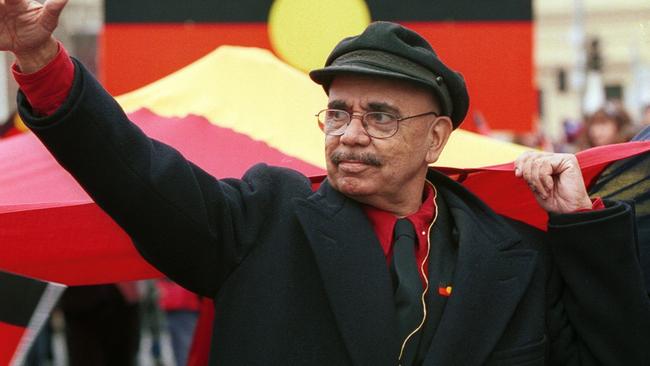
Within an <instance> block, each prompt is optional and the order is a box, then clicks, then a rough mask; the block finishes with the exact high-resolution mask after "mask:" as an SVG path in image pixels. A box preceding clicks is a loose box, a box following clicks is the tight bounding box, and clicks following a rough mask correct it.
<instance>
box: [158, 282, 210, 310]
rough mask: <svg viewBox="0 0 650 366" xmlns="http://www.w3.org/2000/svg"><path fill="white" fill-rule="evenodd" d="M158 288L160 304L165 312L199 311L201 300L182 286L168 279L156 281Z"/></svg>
mask: <svg viewBox="0 0 650 366" xmlns="http://www.w3.org/2000/svg"><path fill="white" fill-rule="evenodd" d="M156 288H158V295H159V296H158V304H159V305H160V308H161V309H163V310H165V311H172V310H192V311H196V310H199V308H200V307H201V298H200V297H199V296H198V295H197V294H195V293H193V292H190V291H187V290H186V289H184V288H182V287H181V286H180V285H178V284H176V283H175V282H172V281H170V280H168V279H162V280H158V281H156Z"/></svg>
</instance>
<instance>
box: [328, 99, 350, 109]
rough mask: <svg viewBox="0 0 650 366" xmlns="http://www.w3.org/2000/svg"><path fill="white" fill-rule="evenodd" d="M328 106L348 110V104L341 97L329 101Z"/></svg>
mask: <svg viewBox="0 0 650 366" xmlns="http://www.w3.org/2000/svg"><path fill="white" fill-rule="evenodd" d="M327 108H329V109H342V110H344V111H346V110H348V104H347V103H346V102H344V101H342V100H340V99H336V100H332V101H330V102H329V103H327Z"/></svg>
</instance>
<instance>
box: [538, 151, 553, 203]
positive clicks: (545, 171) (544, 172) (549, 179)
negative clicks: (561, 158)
mask: <svg viewBox="0 0 650 366" xmlns="http://www.w3.org/2000/svg"><path fill="white" fill-rule="evenodd" d="M540 181H541V183H542V185H543V186H544V190H545V191H546V196H547V197H548V196H550V195H551V193H552V192H553V188H554V187H555V180H554V179H553V165H552V163H551V162H550V161H548V160H545V161H544V162H543V164H542V165H541V166H540Z"/></svg>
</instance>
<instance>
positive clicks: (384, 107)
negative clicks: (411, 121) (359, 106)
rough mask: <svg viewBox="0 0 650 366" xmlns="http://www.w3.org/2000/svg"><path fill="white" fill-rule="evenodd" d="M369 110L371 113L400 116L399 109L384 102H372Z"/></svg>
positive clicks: (368, 107) (369, 104)
mask: <svg viewBox="0 0 650 366" xmlns="http://www.w3.org/2000/svg"><path fill="white" fill-rule="evenodd" d="M367 109H368V111H371V112H387V113H391V114H394V115H396V116H399V115H400V111H399V108H397V107H395V106H392V105H390V104H388V103H384V102H370V103H368V106H367Z"/></svg>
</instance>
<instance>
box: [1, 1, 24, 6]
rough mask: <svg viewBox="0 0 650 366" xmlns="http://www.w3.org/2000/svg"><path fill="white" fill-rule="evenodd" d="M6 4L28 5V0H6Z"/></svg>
mask: <svg viewBox="0 0 650 366" xmlns="http://www.w3.org/2000/svg"><path fill="white" fill-rule="evenodd" d="M4 3H5V5H7V6H16V5H27V1H26V0H4Z"/></svg>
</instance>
